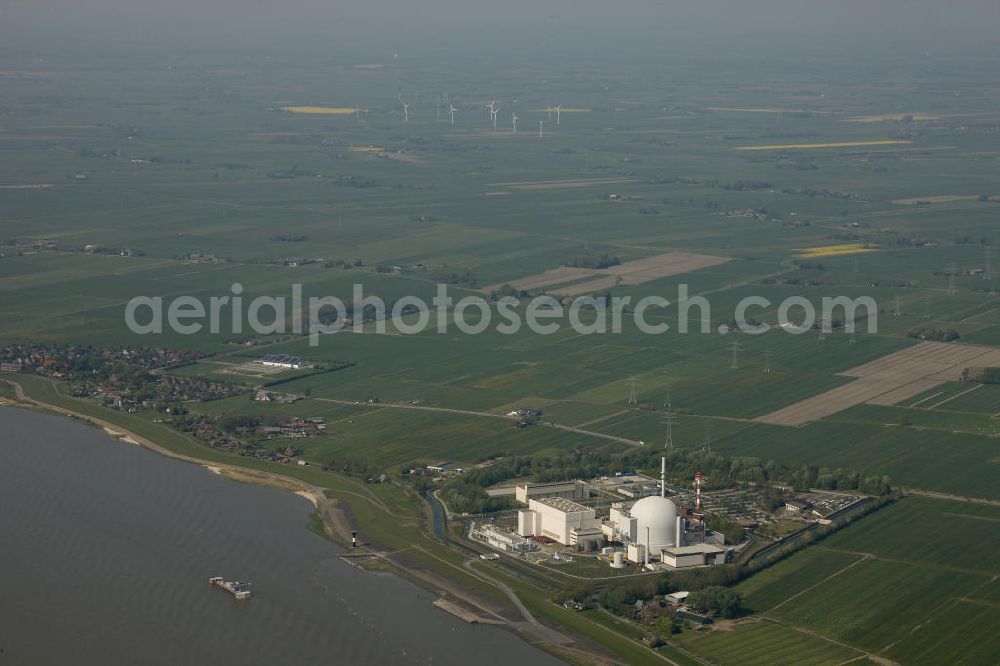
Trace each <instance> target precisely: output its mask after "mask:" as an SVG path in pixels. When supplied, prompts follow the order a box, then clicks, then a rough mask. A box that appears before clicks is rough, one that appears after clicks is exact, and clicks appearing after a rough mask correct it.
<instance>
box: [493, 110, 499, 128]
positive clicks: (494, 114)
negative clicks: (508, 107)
mask: <svg viewBox="0 0 1000 666" xmlns="http://www.w3.org/2000/svg"><path fill="white" fill-rule="evenodd" d="M499 114H500V107H499V106H495V107H493V131H494V132H496V131H497V116H498V115H499Z"/></svg>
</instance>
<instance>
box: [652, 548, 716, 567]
mask: <svg viewBox="0 0 1000 666" xmlns="http://www.w3.org/2000/svg"><path fill="white" fill-rule="evenodd" d="M725 559H726V549H725V548H720V547H719V546H716V545H715V544H711V543H696V544H692V545H690V546H680V547H676V546H675V547H671V548H664V549H662V550H661V551H660V561H661V562H662V563H663V564H664V565H666V566H668V567H672V568H674V569H685V568H687V567H704V566H711V565H713V564H721V563H722V562H724V561H725Z"/></svg>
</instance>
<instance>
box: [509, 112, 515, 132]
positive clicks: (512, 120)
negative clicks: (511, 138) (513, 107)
mask: <svg viewBox="0 0 1000 666" xmlns="http://www.w3.org/2000/svg"><path fill="white" fill-rule="evenodd" d="M510 119H511V122H513V123H514V134H517V114H516V113H511V114H510Z"/></svg>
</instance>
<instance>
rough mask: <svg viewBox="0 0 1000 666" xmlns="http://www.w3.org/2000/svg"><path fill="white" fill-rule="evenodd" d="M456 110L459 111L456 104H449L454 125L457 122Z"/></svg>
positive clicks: (449, 113)
mask: <svg viewBox="0 0 1000 666" xmlns="http://www.w3.org/2000/svg"><path fill="white" fill-rule="evenodd" d="M456 111H458V109H456V108H455V105H454V104H449V105H448V115H450V116H451V124H452V125H454V124H455V112H456Z"/></svg>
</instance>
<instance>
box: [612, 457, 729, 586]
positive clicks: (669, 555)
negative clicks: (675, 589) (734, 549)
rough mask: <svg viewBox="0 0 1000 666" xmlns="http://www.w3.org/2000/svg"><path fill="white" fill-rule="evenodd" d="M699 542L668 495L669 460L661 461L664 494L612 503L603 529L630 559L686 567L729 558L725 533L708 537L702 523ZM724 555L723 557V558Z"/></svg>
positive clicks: (661, 481)
mask: <svg viewBox="0 0 1000 666" xmlns="http://www.w3.org/2000/svg"><path fill="white" fill-rule="evenodd" d="M700 527H701V529H700V530H699V534H700V540H699V542H698V543H692V544H688V543H687V532H688V530H687V528H688V519H687V518H686V517H684V516H680V515H678V513H677V505H676V504H674V502H673V501H672V500H670V499H669V498H667V459H666V458H663V459H662V460H661V461H660V494H659V495H652V496H650V497H644V498H642V499H640V500H639V501H637V502H635V503H633V504H631V505H628V504H625V503H616V504H613V505H611V512H610V515H609V517H608V520H607V521H605V522H604V524H603V525H602V531H603V533H604V535H605V536H606V537H607V539H608V540H609V541H619V542H621V543H622V544H623V545H624V546H625V549H626V550H625V552H626V554H627V558H628V560H629V561H630V562H634V563H636V564H642V565H644V566H647V567H649V566H652V565H655V564H660V565H662V566H667V567H671V568H684V567H693V566H705V565H711V564H715V563H716V562H717V561H719V560H720V559H721V560H724V559H725V552H726V551H725V548H723V545H724V541H723V538H722V535H721V534H717V533H714V534H712V535H711V536H710V537H706V535H705V529H704V526H703V525H702V526H700ZM720 556H721V558H720Z"/></svg>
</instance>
